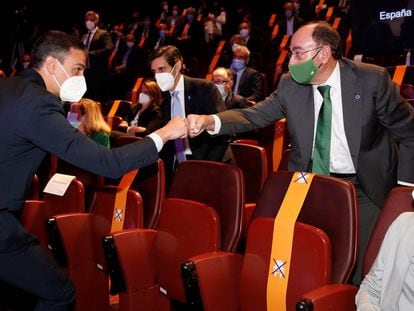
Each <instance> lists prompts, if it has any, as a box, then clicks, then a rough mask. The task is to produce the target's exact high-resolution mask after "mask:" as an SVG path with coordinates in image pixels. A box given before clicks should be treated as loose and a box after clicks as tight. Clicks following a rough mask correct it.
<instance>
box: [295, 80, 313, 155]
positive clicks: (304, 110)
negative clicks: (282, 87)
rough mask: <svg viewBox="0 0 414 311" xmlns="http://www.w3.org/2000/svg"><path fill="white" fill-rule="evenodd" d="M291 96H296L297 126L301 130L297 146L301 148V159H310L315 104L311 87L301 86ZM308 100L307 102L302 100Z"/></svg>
mask: <svg viewBox="0 0 414 311" xmlns="http://www.w3.org/2000/svg"><path fill="white" fill-rule="evenodd" d="M293 96H297V101H296V102H298V103H300V104H299V107H298V110H297V118H298V124H296V125H294V126H299V127H300V128H301V135H299V137H298V139H299V145H300V146H302V148H301V149H302V150H303V153H304V154H303V158H304V159H310V158H311V157H312V147H313V132H314V124H315V103H314V101H313V89H312V86H302V87H301V88H299V89H298V90H295V93H294V95H293ZM305 98H309V100H308V101H307V100H304V99H305Z"/></svg>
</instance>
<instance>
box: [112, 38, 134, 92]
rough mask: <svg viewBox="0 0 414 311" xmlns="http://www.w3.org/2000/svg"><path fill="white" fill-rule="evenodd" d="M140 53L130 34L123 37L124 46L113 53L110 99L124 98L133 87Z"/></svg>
mask: <svg viewBox="0 0 414 311" xmlns="http://www.w3.org/2000/svg"><path fill="white" fill-rule="evenodd" d="M141 62H142V60H141V53H140V51H139V49H138V47H137V44H136V42H135V36H134V35H133V34H131V33H129V34H127V35H126V37H125V44H122V45H120V46H119V48H118V50H117V51H116V52H115V55H114V58H113V60H112V67H111V74H112V75H111V97H112V98H111V99H113V98H125V97H126V94H127V93H128V91H129V90H131V89H132V87H133V86H134V83H135V80H136V78H137V75H138V73H139V70H140V65H141Z"/></svg>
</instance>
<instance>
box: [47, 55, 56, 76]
mask: <svg viewBox="0 0 414 311" xmlns="http://www.w3.org/2000/svg"><path fill="white" fill-rule="evenodd" d="M44 66H45V67H46V70H47V71H48V72H49V74H51V75H54V74H55V71H56V66H57V64H56V59H55V58H54V57H52V56H47V57H46V60H45V63H44Z"/></svg>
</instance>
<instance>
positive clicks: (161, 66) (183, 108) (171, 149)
mask: <svg viewBox="0 0 414 311" xmlns="http://www.w3.org/2000/svg"><path fill="white" fill-rule="evenodd" d="M149 60H150V62H151V70H152V71H153V72H154V73H155V79H156V81H157V83H158V86H159V87H160V88H161V91H163V92H165V97H164V99H163V101H162V103H161V113H162V116H163V123H164V124H165V123H167V122H168V121H169V120H171V118H172V116H173V115H174V113H175V112H174V109H173V104H174V99H173V96H175V95H177V96H178V99H179V100H177V103H178V104H179V105H180V111H179V112H178V113H179V114H180V116H181V117H185V116H187V115H188V114H193V113H196V114H206V113H207V114H210V113H217V112H220V111H223V110H225V107H224V103H223V100H222V99H221V96H220V93H219V91H218V90H217V88H216V86H215V85H214V84H213V83H211V82H210V81H207V80H204V79H196V78H190V77H187V76H184V75H183V74H182V73H181V70H182V69H183V66H184V63H183V57H182V55H181V53H180V51H179V50H178V48H176V47H175V46H172V45H167V46H163V47H161V48H159V49H157V50H155V51H154V52H153V53H152V54H151V55H150V58H149ZM175 92H178V93H175ZM227 145H228V143H227V141H226V140H224V139H223V137H210V136H209V135H208V134H207V133H203V134H202V135H200V136H199V137H196V138H193V139H187V140H186V141H185V142H184V149H185V151H184V153H185V157H186V159H187V160H188V159H195V160H211V161H222V159H223V156H224V153H225V151H226V148H227ZM177 148H178V147H176V144H174V142H171V143H168V144H166V145H165V148H163V151H162V153H161V154H160V156H161V158H162V159H163V160H164V163H165V167H166V177H167V185H169V184H170V182H171V180H172V176H173V173H174V169H175V167H176V166H177V165H178V162H180V159H179V158H178V157H179V156H178V155H177Z"/></svg>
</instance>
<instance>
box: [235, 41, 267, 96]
mask: <svg viewBox="0 0 414 311" xmlns="http://www.w3.org/2000/svg"><path fill="white" fill-rule="evenodd" d="M249 59H250V51H249V49H248V48H247V47H246V46H244V45H238V46H236V47H235V48H234V49H233V61H232V63H231V65H230V69H231V70H232V72H233V73H234V77H235V84H234V87H233V92H234V93H235V94H239V95H241V96H243V97H245V98H247V99H248V100H249V101H253V102H258V101H261V100H263V99H264V97H265V94H264V79H263V76H262V75H261V74H260V72H259V71H257V70H256V69H253V68H251V67H248V66H247V65H248V63H249Z"/></svg>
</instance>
